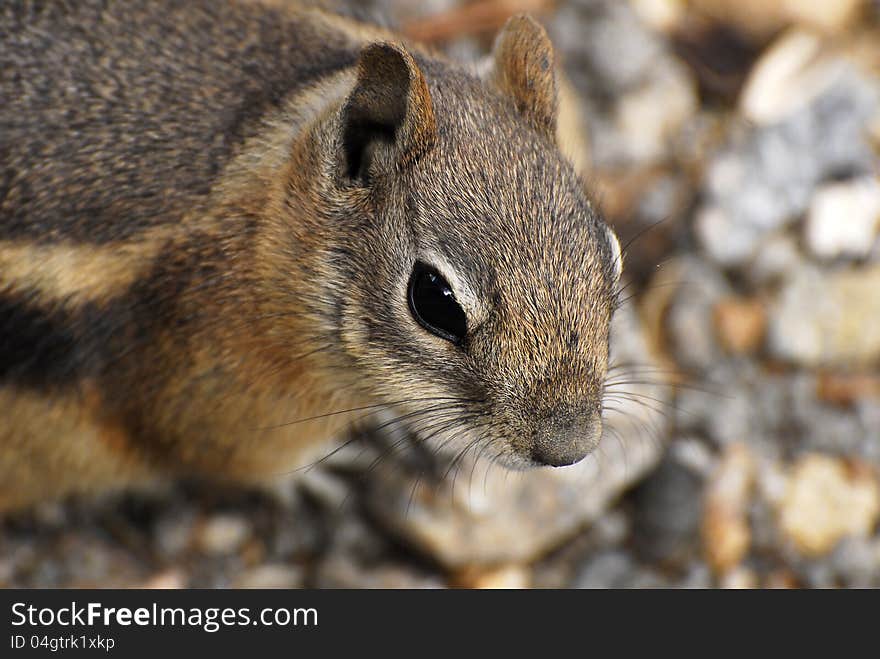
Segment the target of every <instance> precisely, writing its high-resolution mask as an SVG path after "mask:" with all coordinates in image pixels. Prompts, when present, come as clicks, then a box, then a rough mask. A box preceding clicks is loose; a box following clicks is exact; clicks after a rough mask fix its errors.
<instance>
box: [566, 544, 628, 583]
mask: <svg viewBox="0 0 880 659" xmlns="http://www.w3.org/2000/svg"><path fill="white" fill-rule="evenodd" d="M635 570H636V567H635V563H634V562H633V561H632V559H631V558H630V557H629V556H628V555H627V554H626V553H624V552H622V551H617V550H609V551H603V552H600V553H599V554H598V555H596V556H595V557H593V558H591V559H590V560H589V561H588V562H587V563H586V564H585V565H584V566H583V567H582V568H581V570H580V572H579V573H578V575H577V577H575V580H574V588H620V587H622V586H623V585H624V584H625V583H627V581H628V580H629V579H630V578H631V575H632V574H633V573H634V572H635Z"/></svg>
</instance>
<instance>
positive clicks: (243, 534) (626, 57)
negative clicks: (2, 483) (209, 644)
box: [0, 0, 880, 588]
mask: <svg viewBox="0 0 880 659" xmlns="http://www.w3.org/2000/svg"><path fill="white" fill-rule="evenodd" d="M333 4H334V5H335V6H336V7H338V8H339V9H341V10H343V11H348V12H353V13H355V14H357V15H359V16H366V17H370V18H373V19H376V20H381V21H382V22H384V23H388V24H390V25H392V26H395V27H396V28H398V29H400V30H402V31H403V32H404V33H405V34H407V35H409V36H410V37H412V38H417V39H420V40H423V41H427V42H430V43H432V44H433V45H435V46H436V47H437V48H439V49H442V50H444V51H446V52H448V53H449V54H450V55H452V56H454V57H456V58H459V59H461V60H463V61H476V60H478V59H479V58H481V57H483V56H485V54H486V53H487V52H488V50H489V48H490V47H491V43H492V41H491V39H492V36H493V34H494V33H495V32H496V31H497V30H498V29H499V28H500V26H501V25H503V23H504V21H505V19H506V18H507V17H508V16H509V15H510V14H512V13H517V12H521V11H529V12H532V13H534V14H535V15H536V16H537V17H538V18H539V19H540V20H541V21H542V22H543V24H544V25H545V26H546V27H547V30H548V31H549V33H550V35H551V37H552V39H553V41H554V44H555V45H556V48H557V51H558V55H559V59H560V62H561V65H562V68H563V69H564V71H565V73H566V76H567V78H568V84H569V85H570V89H569V88H567V93H570V94H572V96H573V98H575V99H576V106H577V109H578V113H576V114H575V115H574V116H572V117H568V119H567V120H569V121H571V122H573V123H574V124H575V125H578V126H580V127H581V129H582V130H583V132H584V134H585V135H586V136H587V139H586V143H580V142H575V143H573V144H570V145H568V146H569V148H570V149H572V150H573V152H574V155H575V156H576V159H577V160H578V163H579V164H580V165H581V166H582V167H583V168H584V171H585V181H586V182H587V185H588V187H589V188H590V190H591V191H592V192H593V194H594V195H595V196H596V199H597V200H598V202H599V204H600V205H601V207H602V209H603V210H604V213H605V215H606V218H607V220H608V222H609V223H610V224H612V225H613V226H614V228H615V229H616V230H617V231H618V233H619V235H620V236H621V243H622V244H624V245H627V247H626V270H625V274H624V278H625V286H626V289H625V292H624V294H623V298H624V299H625V304H624V305H623V307H622V308H621V310H620V311H619V312H618V316H617V318H616V319H615V327H614V339H613V347H612V351H613V362H614V365H615V366H614V369H613V370H612V372H611V374H610V380H609V386H608V396H607V399H608V400H607V426H608V427H607V430H606V434H605V437H604V439H603V442H602V445H601V447H600V449H599V451H597V452H596V454H595V455H593V456H591V457H589V458H587V460H585V461H584V462H583V463H581V464H580V465H576V466H574V467H571V468H565V469H557V470H541V471H535V472H529V473H523V474H520V473H510V472H505V471H502V470H500V469H498V468H489V467H486V466H485V465H480V464H473V463H471V462H470V461H469V459H468V458H467V457H465V458H464V459H462V460H460V461H458V462H457V463H455V464H452V465H437V464H433V463H430V461H427V460H426V459H425V456H423V455H420V453H419V451H418V450H411V451H406V452H402V451H399V450H398V449H397V445H396V444H394V443H393V442H391V441H390V440H389V439H387V438H382V437H377V436H374V435H373V434H372V433H370V432H368V431H360V432H359V434H358V435H357V437H356V441H354V442H353V443H351V444H350V445H349V446H347V447H346V449H345V450H343V451H340V452H339V453H337V454H335V455H334V456H333V458H332V459H331V460H327V461H325V462H323V463H322V464H321V465H319V466H317V467H315V468H314V469H311V470H308V471H307V472H306V473H304V474H303V475H302V476H301V478H299V479H297V480H296V481H295V482H287V481H285V482H279V483H276V484H273V487H272V488H271V490H270V491H251V490H247V491H244V490H240V489H228V488H221V487H218V486H216V485H210V484H207V485H206V484H198V483H181V484H177V485H174V486H172V487H169V488H168V489H166V490H163V491H158V492H152V493H149V494H139V495H126V496H122V497H112V498H108V499H102V500H99V501H94V500H92V501H72V502H66V503H60V504H58V503H55V504H48V505H43V506H40V507H38V508H37V509H35V510H33V511H29V512H27V513H24V514H19V515H16V516H14V517H11V518H7V519H4V520H0V586H26V587H30V586H43V587H45V586H98V587H105V586H114V587H119V586H146V587H196V586H198V587H217V586H220V587H249V586H251V587H252V586H261V587H299V586H312V587H339V586H343V587H355V588H359V587H377V586H380V587H449V586H452V587H733V588H735V587H782V588H790V587H803V586H806V587H880V529H878V518H880V239H878V236H880V178H878V172H880V2H876V1H875V2H869V1H867V0H827V1H821V2H820V1H818V0H629V1H620V0H617V1H614V0H570V1H563V0H558V1H551V0H520V1H517V0H474V1H466V0H430V1H427V2H404V1H402V0H372V1H370V2H365V3H363V2H357V3H356V2H342V1H339V2H334V3H333Z"/></svg>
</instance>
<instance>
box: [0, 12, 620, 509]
mask: <svg viewBox="0 0 880 659" xmlns="http://www.w3.org/2000/svg"><path fill="white" fill-rule="evenodd" d="M499 44H500V45H499V46H497V47H496V52H495V61H494V65H493V66H492V67H490V68H489V71H490V73H489V74H487V75H486V76H485V77H480V76H478V75H477V74H476V72H474V71H471V70H468V69H465V68H462V67H460V66H458V65H455V64H452V63H450V62H448V61H446V60H444V59H442V58H441V57H439V56H437V55H436V54H433V53H431V52H429V51H428V50H426V49H423V48H421V47H418V46H417V45H413V44H404V43H403V42H402V41H401V40H399V39H397V38H396V37H394V36H393V35H391V34H390V33H388V32H386V31H384V30H383V29H381V28H377V27H372V26H369V25H365V24H362V23H357V22H354V21H352V20H350V19H347V18H343V17H339V16H334V15H331V14H327V13H325V12H323V11H320V10H316V9H306V8H299V7H298V6H297V5H296V4H295V3H291V2H284V1H282V0H277V1H275V0H272V1H269V0H263V1H261V2H256V1H253V0H249V1H245V0H238V1H234V0H130V1H129V2H125V3H122V2H105V1H102V0H79V1H78V2H75V3H73V2H71V3H67V2H48V1H40V0H19V1H17V2H9V3H2V4H0V71H2V72H3V73H2V74H0V76H2V77H0V98H3V99H4V102H3V103H0V406H2V408H3V409H4V411H5V415H4V420H3V421H2V422H0V507H12V506H17V505H22V504H25V503H27V502H30V501H33V500H36V499H40V498H44V497H50V496H60V495H63V494H65V493H68V492H75V491H93V490H103V489H107V488H114V487H125V486H129V485H132V484H137V483H145V482H149V481H150V480H153V479H155V478H157V477H162V476H167V475H169V474H170V475H173V474H200V475H207V476H211V477H216V478H233V479H257V478H266V477H272V476H273V475H277V474H281V473H285V472H287V471H289V470H290V469H291V468H293V467H295V466H296V465H299V464H302V463H303V461H304V460H305V456H306V455H307V454H309V453H311V452H312V451H314V450H315V447H316V446H317V445H320V443H321V442H322V441H325V440H327V439H329V438H331V437H332V436H334V435H336V434H338V433H339V432H340V431H341V430H342V429H343V428H345V427H346V426H347V425H349V424H350V423H351V422H352V421H353V420H356V418H357V417H358V416H359V415H358V414H332V413H333V412H335V411H337V410H340V409H345V408H353V407H363V406H373V407H372V408H371V409H381V408H384V407H385V406H390V407H392V408H393V409H394V410H396V411H398V412H401V413H408V414H412V415H414V417H415V418H421V419H423V421H424V422H425V423H423V424H422V425H421V426H420V425H419V424H418V423H413V424H411V427H412V428H413V429H414V430H415V431H417V432H423V433H424V434H425V435H426V436H427V435H428V434H431V435H436V436H435V437H432V441H435V442H439V443H445V444H449V445H451V446H455V445H456V443H458V444H460V443H461V442H470V441H474V439H475V438H476V439H480V436H476V435H475V433H476V432H477V428H487V430H485V431H481V432H485V434H484V435H482V436H483V437H485V440H486V443H487V447H488V450H489V451H490V453H491V454H494V455H497V457H499V459H503V460H506V461H507V462H508V463H509V464H511V465H514V466H515V465H519V466H523V465H530V464H534V463H535V462H536V461H540V460H538V458H536V457H535V456H536V455H537V453H536V450H538V449H540V451H539V452H543V453H542V454H543V455H545V456H546V455H547V454H548V451H549V452H550V453H553V452H554V451H555V452H556V455H555V457H554V458H553V459H554V460H556V459H559V460H561V459H563V458H559V457H558V455H561V453H560V451H561V450H562V449H566V447H567V444H566V443H567V442H570V443H572V445H574V444H578V447H581V446H583V447H585V448H584V449H583V450H584V451H586V450H588V449H589V448H590V447H589V446H587V444H589V442H592V441H593V439H594V437H595V436H596V432H597V429H598V427H599V425H598V424H599V422H598V419H597V409H598V408H597V402H598V400H599V397H600V393H601V382H602V381H603V378H604V374H605V368H606V361H607V339H608V337H607V334H608V321H609V317H610V313H611V304H612V298H613V292H614V288H615V286H616V278H617V275H618V274H619V273H618V270H617V268H616V266H615V264H614V262H613V260H614V258H615V256H614V252H613V251H612V243H610V242H609V238H608V234H607V233H606V231H607V230H606V228H605V227H604V225H603V224H602V223H601V221H600V220H599V218H598V217H597V215H596V213H595V210H594V208H593V207H592V205H591V204H590V202H589V199H588V198H587V197H586V195H585V192H584V189H583V186H582V184H581V183H580V181H579V179H578V177H577V174H576V173H575V171H574V170H573V168H572V166H571V165H570V164H569V163H568V162H567V161H566V159H565V158H563V157H562V156H561V155H560V153H559V149H558V148H557V146H556V144H555V143H554V138H553V136H554V133H555V131H556V121H557V115H558V108H557V99H556V96H557V85H556V82H555V80H554V77H553V66H552V62H553V58H552V49H551V48H550V44H549V41H548V40H547V37H546V34H545V33H544V32H543V30H542V29H541V28H540V27H539V26H538V25H537V24H536V23H534V22H533V21H531V20H530V19H526V18H518V19H515V20H514V21H512V23H511V24H510V25H509V26H508V28H507V29H506V31H505V33H504V34H503V35H502V36H501V37H500V38H499ZM491 72H494V73H491ZM535 76H538V77H539V79H540V84H532V81H533V79H534V77H535ZM566 123H568V122H566ZM424 258H430V259H433V260H434V262H435V265H436V267H438V268H441V269H443V270H444V271H445V272H448V279H449V280H450V281H451V282H453V283H454V285H455V286H456V288H457V290H458V291H460V298H461V300H460V301H461V303H462V305H463V306H464V307H465V310H466V312H467V314H468V316H469V327H471V328H472V329H473V332H472V334H471V335H470V336H469V338H468V342H467V347H466V350H460V349H457V348H454V347H452V346H451V344H447V343H445V342H443V341H442V340H439V339H437V337H434V336H430V335H427V334H426V333H425V332H424V330H422V329H421V328H420V327H419V326H418V324H416V323H415V322H414V321H413V319H412V317H411V315H410V314H409V312H408V310H407V308H406V304H405V302H404V300H405V290H404V289H405V285H406V281H407V279H408V277H409V272H410V269H411V267H412V264H413V263H414V262H415V260H417V259H424ZM452 398H456V399H462V400H463V399H467V402H459V403H456V404H454V405H453V404H451V403H450V404H449V405H447V406H446V408H445V411H444V412H443V414H445V415H446V416H442V417H437V416H434V417H432V416H431V411H432V408H431V403H430V401H437V400H449V399H452ZM441 407H442V406H441ZM420 415H421V416H420ZM432 418H433V420H434V425H435V426H436V424H437V422H438V420H439V419H441V418H442V419H446V420H449V419H452V421H453V422H452V423H451V424H447V426H446V427H445V429H441V430H440V431H438V432H436V433H428V432H427V430H428V429H429V428H430V427H431V424H430V423H427V422H428V421H430V420H431V419H432ZM478 419H480V420H482V421H483V422H484V423H481V424H477V423H476V420H478ZM456 420H457V421H456ZM572 429H574V430H577V431H578V432H579V433H580V435H579V437H575V435H574V434H573V430H572ZM536 447H537V448H536ZM578 450H580V448H578ZM562 453H565V451H562ZM572 454H573V453H572ZM542 459H543V458H542Z"/></svg>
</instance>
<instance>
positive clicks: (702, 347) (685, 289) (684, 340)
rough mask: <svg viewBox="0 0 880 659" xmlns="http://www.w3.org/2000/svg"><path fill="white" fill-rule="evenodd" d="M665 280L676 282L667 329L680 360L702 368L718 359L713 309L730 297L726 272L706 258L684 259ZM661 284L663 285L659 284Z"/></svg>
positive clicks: (696, 367)
mask: <svg viewBox="0 0 880 659" xmlns="http://www.w3.org/2000/svg"><path fill="white" fill-rule="evenodd" d="M661 276H662V277H663V279H662V281H669V280H672V281H674V282H675V284H676V292H675V296H674V298H673V300H672V304H671V307H670V308H669V310H668V312H667V313H666V330H667V334H668V336H669V343H670V344H671V345H672V348H673V351H674V354H675V356H676V358H677V361H678V363H680V364H682V365H684V366H686V367H690V368H695V369H703V368H706V367H708V366H710V365H711V364H713V363H715V362H717V361H718V353H719V349H718V348H719V346H718V342H717V341H716V340H715V336H716V334H715V332H713V331H712V316H713V310H714V308H715V306H716V304H717V303H718V301H719V300H721V299H725V298H728V297H729V296H730V286H729V285H728V284H727V282H726V281H725V279H724V277H723V275H721V273H719V272H718V270H717V269H715V268H713V267H712V266H711V265H710V264H709V263H707V262H706V261H701V260H699V259H694V258H683V259H681V260H679V261H677V262H675V263H671V264H670V266H669V268H668V269H666V272H664V273H663V275H658V279H659V278H660V277H661ZM658 285H660V284H658Z"/></svg>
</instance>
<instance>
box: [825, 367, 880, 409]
mask: <svg viewBox="0 0 880 659" xmlns="http://www.w3.org/2000/svg"><path fill="white" fill-rule="evenodd" d="M817 394H818V396H819V399H820V400H823V401H825V402H828V403H832V404H834V405H840V406H842V407H848V406H850V405H852V404H854V403H855V402H857V401H859V400H863V399H867V398H875V399H880V375H873V374H868V373H862V374H854V375H849V374H838V373H821V374H820V375H819V381H818V384H817Z"/></svg>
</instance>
